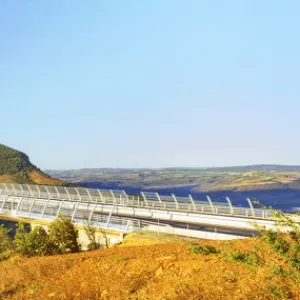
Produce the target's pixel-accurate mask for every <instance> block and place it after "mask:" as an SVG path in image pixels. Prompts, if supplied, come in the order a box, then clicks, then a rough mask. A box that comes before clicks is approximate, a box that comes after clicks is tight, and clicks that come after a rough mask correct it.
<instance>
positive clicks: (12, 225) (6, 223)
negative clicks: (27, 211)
mask: <svg viewBox="0 0 300 300" xmlns="http://www.w3.org/2000/svg"><path fill="white" fill-rule="evenodd" d="M17 223H18V222H15V221H7V220H1V216H0V225H1V224H3V225H4V226H5V227H6V228H9V229H11V231H10V233H9V236H10V237H11V238H13V237H14V236H15V233H16V225H17ZM25 228H26V230H27V231H30V224H25Z"/></svg>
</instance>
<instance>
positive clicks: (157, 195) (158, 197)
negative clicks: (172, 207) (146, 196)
mask: <svg viewBox="0 0 300 300" xmlns="http://www.w3.org/2000/svg"><path fill="white" fill-rule="evenodd" d="M155 195H156V197H157V199H158V201H159V202H160V203H161V199H160V195H159V193H155Z"/></svg>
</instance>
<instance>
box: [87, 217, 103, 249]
mask: <svg viewBox="0 0 300 300" xmlns="http://www.w3.org/2000/svg"><path fill="white" fill-rule="evenodd" d="M84 231H85V234H86V235H87V237H88V240H89V244H88V250H97V249H100V248H101V247H102V245H101V243H100V241H99V240H98V239H97V237H96V228H95V227H93V226H92V224H90V223H87V224H85V225H84Z"/></svg>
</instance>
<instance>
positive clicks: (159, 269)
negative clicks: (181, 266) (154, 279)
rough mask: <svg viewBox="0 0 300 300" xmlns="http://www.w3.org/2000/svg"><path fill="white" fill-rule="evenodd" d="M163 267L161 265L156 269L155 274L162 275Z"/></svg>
mask: <svg viewBox="0 0 300 300" xmlns="http://www.w3.org/2000/svg"><path fill="white" fill-rule="evenodd" d="M163 272H164V271H163V268H162V266H160V267H159V268H158V269H157V270H156V271H155V276H160V275H162V273H163Z"/></svg>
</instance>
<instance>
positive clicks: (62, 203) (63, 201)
mask: <svg viewBox="0 0 300 300" xmlns="http://www.w3.org/2000/svg"><path fill="white" fill-rule="evenodd" d="M64 203H65V199H63V200H62V201H60V205H59V208H58V211H57V214H56V218H58V216H59V214H60V211H61V209H62V207H63V205H64Z"/></svg>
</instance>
